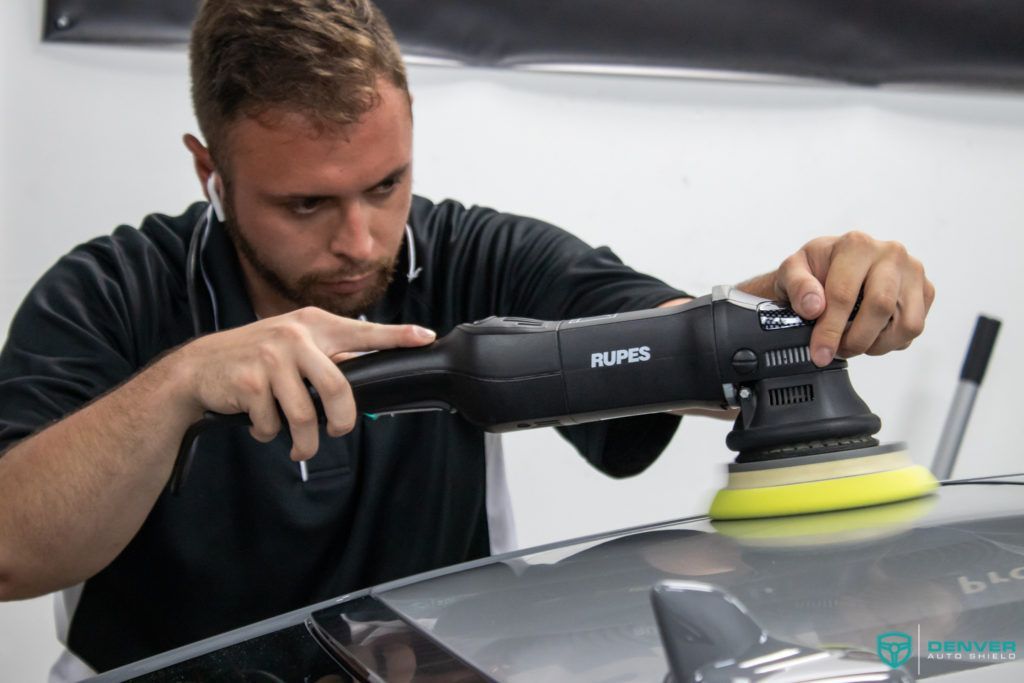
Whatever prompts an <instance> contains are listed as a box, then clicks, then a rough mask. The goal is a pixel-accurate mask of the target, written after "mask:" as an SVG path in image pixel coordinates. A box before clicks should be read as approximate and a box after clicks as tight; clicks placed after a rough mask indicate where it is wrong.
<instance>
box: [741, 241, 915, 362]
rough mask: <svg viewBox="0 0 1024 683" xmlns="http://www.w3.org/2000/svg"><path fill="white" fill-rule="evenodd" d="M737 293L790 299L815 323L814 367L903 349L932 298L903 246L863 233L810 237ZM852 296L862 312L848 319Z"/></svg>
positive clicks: (742, 285)
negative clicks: (838, 360) (797, 249)
mask: <svg viewBox="0 0 1024 683" xmlns="http://www.w3.org/2000/svg"><path fill="white" fill-rule="evenodd" d="M739 288H740V289H742V290H744V291H746V292H750V293H751V294H757V295H759V296H764V297H769V298H773V299H781V300H786V301H789V302H790V305H791V306H792V307H793V310H795V311H796V312H797V314H798V315H800V316H801V317H803V318H806V319H807V320H817V323H816V324H815V326H814V332H813V333H812V335H811V357H812V358H813V360H814V363H815V365H818V366H819V367H821V366H825V365H828V364H829V363H830V362H831V361H832V359H833V357H835V356H837V355H838V356H842V357H844V358H849V357H850V356H856V355H858V354H861V353H867V354H868V355H872V356H875V355H880V354H883V353H887V352H889V351H893V350H895V349H905V348H907V347H908V346H910V342H912V341H913V340H914V338H915V337H917V336H918V335H920V334H921V332H922V331H923V330H924V321H925V317H926V316H927V315H928V310H929V309H930V308H931V305H932V301H934V299H935V286H934V285H932V283H931V282H930V281H929V280H928V278H927V277H925V274H924V266H922V265H921V262H920V261H918V260H917V259H916V258H914V257H912V256H910V255H909V254H908V253H907V249H906V247H904V246H903V245H902V244H900V243H899V242H883V241H881V240H876V239H874V238H873V237H871V236H870V235H866V234H864V233H862V232H848V233H846V234H845V235H842V236H840V237H819V238H817V239H813V240H811V241H810V242H808V243H807V244H805V245H804V246H803V248H801V249H800V250H799V251H797V252H796V253H795V254H793V255H792V256H790V257H789V258H787V259H786V260H785V261H783V262H782V265H781V266H779V268H778V270H776V271H775V272H773V273H768V274H767V275H762V276H760V277H756V278H754V279H752V280H749V281H747V282H745V283H743V284H741V285H739ZM858 297H862V300H861V304H860V309H859V310H858V311H857V315H856V317H854V319H853V321H852V322H851V321H850V313H851V312H852V311H853V307H854V305H855V304H856V303H857V299H858Z"/></svg>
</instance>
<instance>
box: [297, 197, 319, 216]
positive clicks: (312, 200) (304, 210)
mask: <svg viewBox="0 0 1024 683" xmlns="http://www.w3.org/2000/svg"><path fill="white" fill-rule="evenodd" d="M323 203H324V200H323V199H322V198H320V197H303V198H302V199H296V200H295V201H293V202H291V203H290V204H289V205H288V208H289V209H291V211H292V213H296V214H299V215H300V216H308V215H309V214H311V213H315V212H316V210H317V209H319V208H320V207H321V206H322V205H323Z"/></svg>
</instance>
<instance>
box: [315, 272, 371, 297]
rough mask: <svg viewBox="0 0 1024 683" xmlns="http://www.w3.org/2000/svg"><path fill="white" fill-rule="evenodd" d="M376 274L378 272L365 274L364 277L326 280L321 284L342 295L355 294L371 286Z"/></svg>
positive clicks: (355, 276)
mask: <svg viewBox="0 0 1024 683" xmlns="http://www.w3.org/2000/svg"><path fill="white" fill-rule="evenodd" d="M376 274H377V271H375V270H371V271H370V272H368V273H363V274H362V275H354V276H351V277H343V278H338V279H337V280H325V281H322V282H321V283H320V284H321V285H323V286H324V287H326V288H328V289H330V290H332V291H335V292H339V293H342V294H351V293H354V292H358V291H359V290H361V289H362V288H363V287H365V286H366V285H368V284H370V283H371V282H372V281H373V278H374V276H375V275H376Z"/></svg>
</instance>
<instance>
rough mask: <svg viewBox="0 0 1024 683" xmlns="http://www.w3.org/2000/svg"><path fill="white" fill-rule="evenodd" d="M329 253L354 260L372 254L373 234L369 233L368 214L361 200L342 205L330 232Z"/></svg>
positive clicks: (367, 257) (368, 256)
mask: <svg viewBox="0 0 1024 683" xmlns="http://www.w3.org/2000/svg"><path fill="white" fill-rule="evenodd" d="M330 249H331V253H333V254H338V255H341V256H346V257H348V258H350V259H355V260H367V259H370V258H372V256H373V235H372V234H371V233H370V215H369V212H368V211H367V208H366V207H365V206H363V204H362V202H358V201H353V202H346V203H345V204H343V205H342V210H341V215H340V217H339V220H338V224H337V225H335V226H334V231H333V232H332V233H331V244H330Z"/></svg>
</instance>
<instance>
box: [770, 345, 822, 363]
mask: <svg viewBox="0 0 1024 683" xmlns="http://www.w3.org/2000/svg"><path fill="white" fill-rule="evenodd" d="M810 362H811V350H810V349H809V348H808V347H806V346H791V347H789V348H788V349H775V350H774V351H767V352H766V353H765V354H764V364H765V365H767V366H768V367H770V368H776V367H778V366H780V365H793V364H794V363H810Z"/></svg>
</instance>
